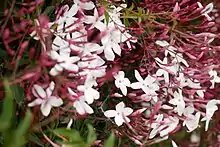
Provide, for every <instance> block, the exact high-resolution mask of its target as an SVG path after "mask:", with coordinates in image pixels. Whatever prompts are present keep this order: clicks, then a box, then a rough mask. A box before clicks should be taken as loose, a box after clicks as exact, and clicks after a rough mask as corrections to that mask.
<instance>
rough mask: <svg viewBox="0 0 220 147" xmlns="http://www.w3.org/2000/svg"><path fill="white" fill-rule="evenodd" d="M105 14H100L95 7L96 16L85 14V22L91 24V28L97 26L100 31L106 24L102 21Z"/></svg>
mask: <svg viewBox="0 0 220 147" xmlns="http://www.w3.org/2000/svg"><path fill="white" fill-rule="evenodd" d="M104 18H105V16H104V15H102V16H99V13H98V10H97V9H96V8H95V9H94V16H89V15H85V16H84V22H85V23H87V24H91V26H90V27H89V29H93V28H97V29H98V30H100V31H104V29H105V24H104V23H103V22H102V20H104Z"/></svg>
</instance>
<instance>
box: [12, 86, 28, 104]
mask: <svg viewBox="0 0 220 147" xmlns="http://www.w3.org/2000/svg"><path fill="white" fill-rule="evenodd" d="M11 89H12V93H13V97H14V99H15V101H16V103H17V104H18V105H21V104H22V103H23V102H24V100H25V94H24V89H23V88H21V87H20V86H19V85H18V84H16V85H12V86H11Z"/></svg>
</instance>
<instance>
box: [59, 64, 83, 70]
mask: <svg viewBox="0 0 220 147" xmlns="http://www.w3.org/2000/svg"><path fill="white" fill-rule="evenodd" d="M60 65H61V66H62V67H63V68H64V69H66V70H67V71H70V72H78V70H79V67H78V66H77V65H75V64H62V63H61V64H60Z"/></svg>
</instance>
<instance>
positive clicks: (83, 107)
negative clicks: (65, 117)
mask: <svg viewBox="0 0 220 147" xmlns="http://www.w3.org/2000/svg"><path fill="white" fill-rule="evenodd" d="M68 92H69V93H70V94H71V95H73V96H75V97H78V95H77V94H76V93H75V92H74V91H73V90H72V89H70V88H68ZM73 107H74V108H75V109H76V111H77V112H78V113H79V114H80V115H84V114H86V113H88V114H92V113H94V111H93V109H92V108H91V107H90V106H89V105H88V104H87V103H86V102H85V96H80V97H79V98H78V99H77V100H75V101H74V102H73Z"/></svg>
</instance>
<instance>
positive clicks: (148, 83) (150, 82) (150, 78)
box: [144, 75, 156, 85]
mask: <svg viewBox="0 0 220 147" xmlns="http://www.w3.org/2000/svg"><path fill="white" fill-rule="evenodd" d="M144 81H145V83H146V84H147V85H150V84H152V83H154V82H155V81H156V79H155V78H154V77H151V76H150V75H148V76H147V77H146V78H145V80H144Z"/></svg>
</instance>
